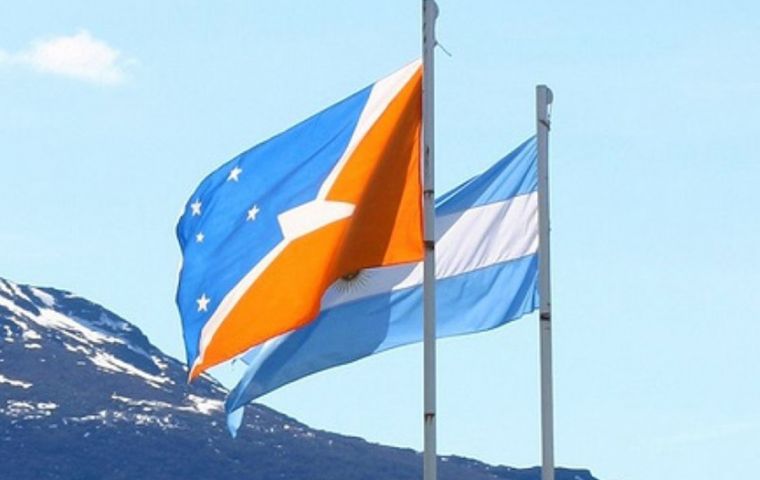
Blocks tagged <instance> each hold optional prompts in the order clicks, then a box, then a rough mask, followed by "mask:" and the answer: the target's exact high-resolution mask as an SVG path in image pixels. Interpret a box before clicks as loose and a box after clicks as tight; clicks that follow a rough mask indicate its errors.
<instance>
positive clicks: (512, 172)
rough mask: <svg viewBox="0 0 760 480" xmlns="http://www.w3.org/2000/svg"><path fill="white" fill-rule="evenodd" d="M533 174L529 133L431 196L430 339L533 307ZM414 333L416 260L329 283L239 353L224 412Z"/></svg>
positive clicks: (415, 337) (418, 324) (418, 326)
mask: <svg viewBox="0 0 760 480" xmlns="http://www.w3.org/2000/svg"><path fill="white" fill-rule="evenodd" d="M537 186H538V174H537V152H536V139H535V137H534V138H531V139H529V140H528V141H526V142H525V143H523V144H522V145H521V146H519V147H518V148H517V149H515V150H514V151H513V152H512V153H510V154H509V155H507V156H506V157H505V158H504V159H502V160H500V161H499V162H498V163H496V164H495V165H494V166H492V167H491V168H490V169H489V170H487V171H486V172H484V173H482V174H481V175H479V176H476V177H474V178H472V179H470V180H469V181H467V182H465V183H463V184H462V185H460V186H459V187H457V188H455V189H453V190H452V191H450V192H448V193H447V194H445V195H444V196H443V197H441V198H440V199H438V201H437V202H436V237H437V241H436V287H435V288H436V307H437V309H436V310H437V315H438V318H437V336H438V337H449V336H454V335H462V334H468V333H474V332H481V331H484V330H489V329H492V328H495V327H498V326H500V325H503V324H505V323H507V322H509V321H511V320H515V319H517V318H519V317H521V316H523V315H525V314H527V313H529V312H532V311H533V310H535V309H536V308H538V287H537V276H538V193H537ZM421 340H422V263H421V262H409V263H405V264H400V265H395V266H389V267H379V268H369V269H364V270H361V271H359V272H358V273H357V274H355V275H354V276H352V277H351V278H343V279H340V280H338V281H337V282H336V283H335V284H334V285H332V286H331V287H330V289H328V290H327V292H326V293H325V296H324V298H323V300H322V311H321V312H320V314H319V316H318V317H317V319H316V320H315V321H314V322H312V323H311V324H309V325H308V326H306V327H304V328H301V329H299V330H296V331H293V332H290V333H287V334H284V335H281V336H279V337H276V338H274V339H272V340H269V341H268V342H266V343H264V344H263V345H261V346H258V347H256V348H254V349H252V350H251V351H249V352H247V353H246V354H245V355H244V356H243V357H242V360H243V361H244V362H245V363H247V364H248V367H247V369H246V371H245V373H244V374H243V377H242V379H241V380H240V382H239V383H238V384H237V386H236V387H235V388H234V389H233V390H232V391H231V392H230V394H229V396H228V398H227V402H226V409H227V412H228V415H229V417H228V420H229V423H230V428H231V430H232V431H233V433H234V431H235V430H236V428H237V424H238V422H239V421H240V419H241V418H242V417H241V416H242V407H243V406H244V405H245V404H247V403H249V402H251V401H253V400H255V399H256V398H258V397H260V396H262V395H264V394H266V393H268V392H271V391H272V390H274V389H276V388H278V387H281V386H283V385H285V384H287V383H290V382H292V381H294V380H297V379H299V378H302V377H305V376H307V375H310V374H312V373H315V372H318V371H321V370H325V369H327V368H330V367H334V366H337V365H342V364H346V363H349V362H353V361H355V360H358V359H360V358H364V357H367V356H369V355H373V354H376V353H379V352H382V351H385V350H388V349H391V348H394V347H399V346H402V345H407V344H410V343H414V342H419V341H421Z"/></svg>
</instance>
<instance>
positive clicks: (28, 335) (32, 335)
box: [21, 325, 42, 340]
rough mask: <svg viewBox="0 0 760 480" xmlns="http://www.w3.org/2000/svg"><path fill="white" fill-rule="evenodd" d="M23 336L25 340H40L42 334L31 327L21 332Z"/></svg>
mask: <svg viewBox="0 0 760 480" xmlns="http://www.w3.org/2000/svg"><path fill="white" fill-rule="evenodd" d="M24 326H26V325H24ZM21 338H23V339H24V340H40V339H42V336H41V335H40V334H39V333H37V332H36V331H34V330H32V329H31V328H24V331H23V332H21Z"/></svg>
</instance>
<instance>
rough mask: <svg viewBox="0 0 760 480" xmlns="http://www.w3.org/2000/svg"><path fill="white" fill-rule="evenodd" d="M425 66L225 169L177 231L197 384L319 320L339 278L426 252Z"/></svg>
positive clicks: (204, 187) (180, 297)
mask: <svg viewBox="0 0 760 480" xmlns="http://www.w3.org/2000/svg"><path fill="white" fill-rule="evenodd" d="M421 80H422V66H421V62H419V61H416V62H414V63H412V64H409V65H407V66H406V67H404V68H402V69H401V70H399V71H397V72H395V73H393V74H392V75H390V76H389V77H386V78H384V79H382V80H380V81H378V82H376V83H374V84H373V85H370V86H369V87H367V88H365V89H363V90H361V91H359V92H357V93H355V94H353V95H351V96H350V97H348V98H346V99H344V100H342V101H340V102H338V103H337V104H335V105H333V106H331V107H329V108H327V109H326V110H323V111H322V112H320V113H318V114H316V115H314V116H313V117H311V118H309V119H307V120H305V121H304V122H302V123H300V124H298V125H296V126H295V127H292V128H290V129H289V130H287V131H285V132H283V133H281V134H279V135H277V136H275V137H273V138H271V139H270V140H267V141H265V142H264V143H261V144H259V145H257V146H255V147H253V148H252V149H250V150H248V151H246V152H244V153H242V154H240V155H239V156H237V157H235V158H234V159H232V160H231V161H229V162H227V163H226V164H224V165H222V166H221V167H220V168H218V169H217V170H216V171H215V172H213V173H211V174H210V175H209V176H208V177H206V178H205V179H204V180H203V181H202V182H201V184H200V185H199V186H198V188H197V189H196V191H195V192H194V193H193V195H192V196H191V197H190V199H189V200H188V201H187V204H186V208H185V210H184V212H183V214H182V216H181V218H180V220H179V223H178V225H177V237H178V239H179V243H180V247H181V250H182V267H181V270H180V278H179V286H178V289H177V305H178V307H179V311H180V315H181V318H182V325H183V331H184V340H185V347H186V353H187V359H188V364H189V365H191V372H190V376H191V378H194V377H196V376H198V375H199V374H200V373H202V372H203V371H205V370H207V369H208V368H210V367H212V366H214V365H217V364H219V363H221V362H224V361H226V360H229V359H232V358H234V357H237V356H239V355H241V354H242V353H244V352H246V351H248V350H249V349H250V348H251V347H254V346H256V345H260V344H262V343H264V342H266V341H267V340H269V339H272V338H275V337H278V336H280V335H282V334H286V333H288V332H292V331H295V330H296V329H299V328H301V327H304V326H305V325H308V324H310V323H311V322H312V321H313V320H314V319H315V318H316V317H317V315H318V314H319V312H320V309H321V302H322V297H323V295H324V294H325V292H326V291H327V290H328V288H329V287H330V286H331V285H333V284H335V283H336V282H337V281H339V280H340V279H341V278H348V279H350V278H353V277H354V276H356V275H357V272H360V271H362V270H363V269H366V268H373V267H382V266H391V265H398V264H408V263H409V262H417V261H419V260H421V259H422V256H423V240H422V204H421V202H422V200H421V198H422V195H421V180H420V177H421V172H420V146H419V144H420V129H421V117H422V97H421V96H422V91H421V89H422V86H421Z"/></svg>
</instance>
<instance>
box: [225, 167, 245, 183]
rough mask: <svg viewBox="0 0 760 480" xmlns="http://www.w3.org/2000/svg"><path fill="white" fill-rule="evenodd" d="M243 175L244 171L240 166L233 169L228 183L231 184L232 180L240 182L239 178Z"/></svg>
mask: <svg viewBox="0 0 760 480" xmlns="http://www.w3.org/2000/svg"><path fill="white" fill-rule="evenodd" d="M241 173H243V169H242V168H240V167H238V166H235V168H233V169H232V171H231V172H230V176H229V177H227V181H228V182H229V181H230V180H235V181H236V182H237V181H238V180H240V179H239V178H238V177H239V176H240V174H241Z"/></svg>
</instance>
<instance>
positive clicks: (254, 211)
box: [246, 205, 259, 222]
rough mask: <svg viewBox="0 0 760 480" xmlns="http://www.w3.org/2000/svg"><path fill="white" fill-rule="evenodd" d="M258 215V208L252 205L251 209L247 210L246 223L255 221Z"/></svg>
mask: <svg viewBox="0 0 760 480" xmlns="http://www.w3.org/2000/svg"><path fill="white" fill-rule="evenodd" d="M258 214H259V207H258V205H254V206H253V207H251V209H250V210H248V216H247V217H246V221H248V222H252V221H254V220H256V215H258Z"/></svg>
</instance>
